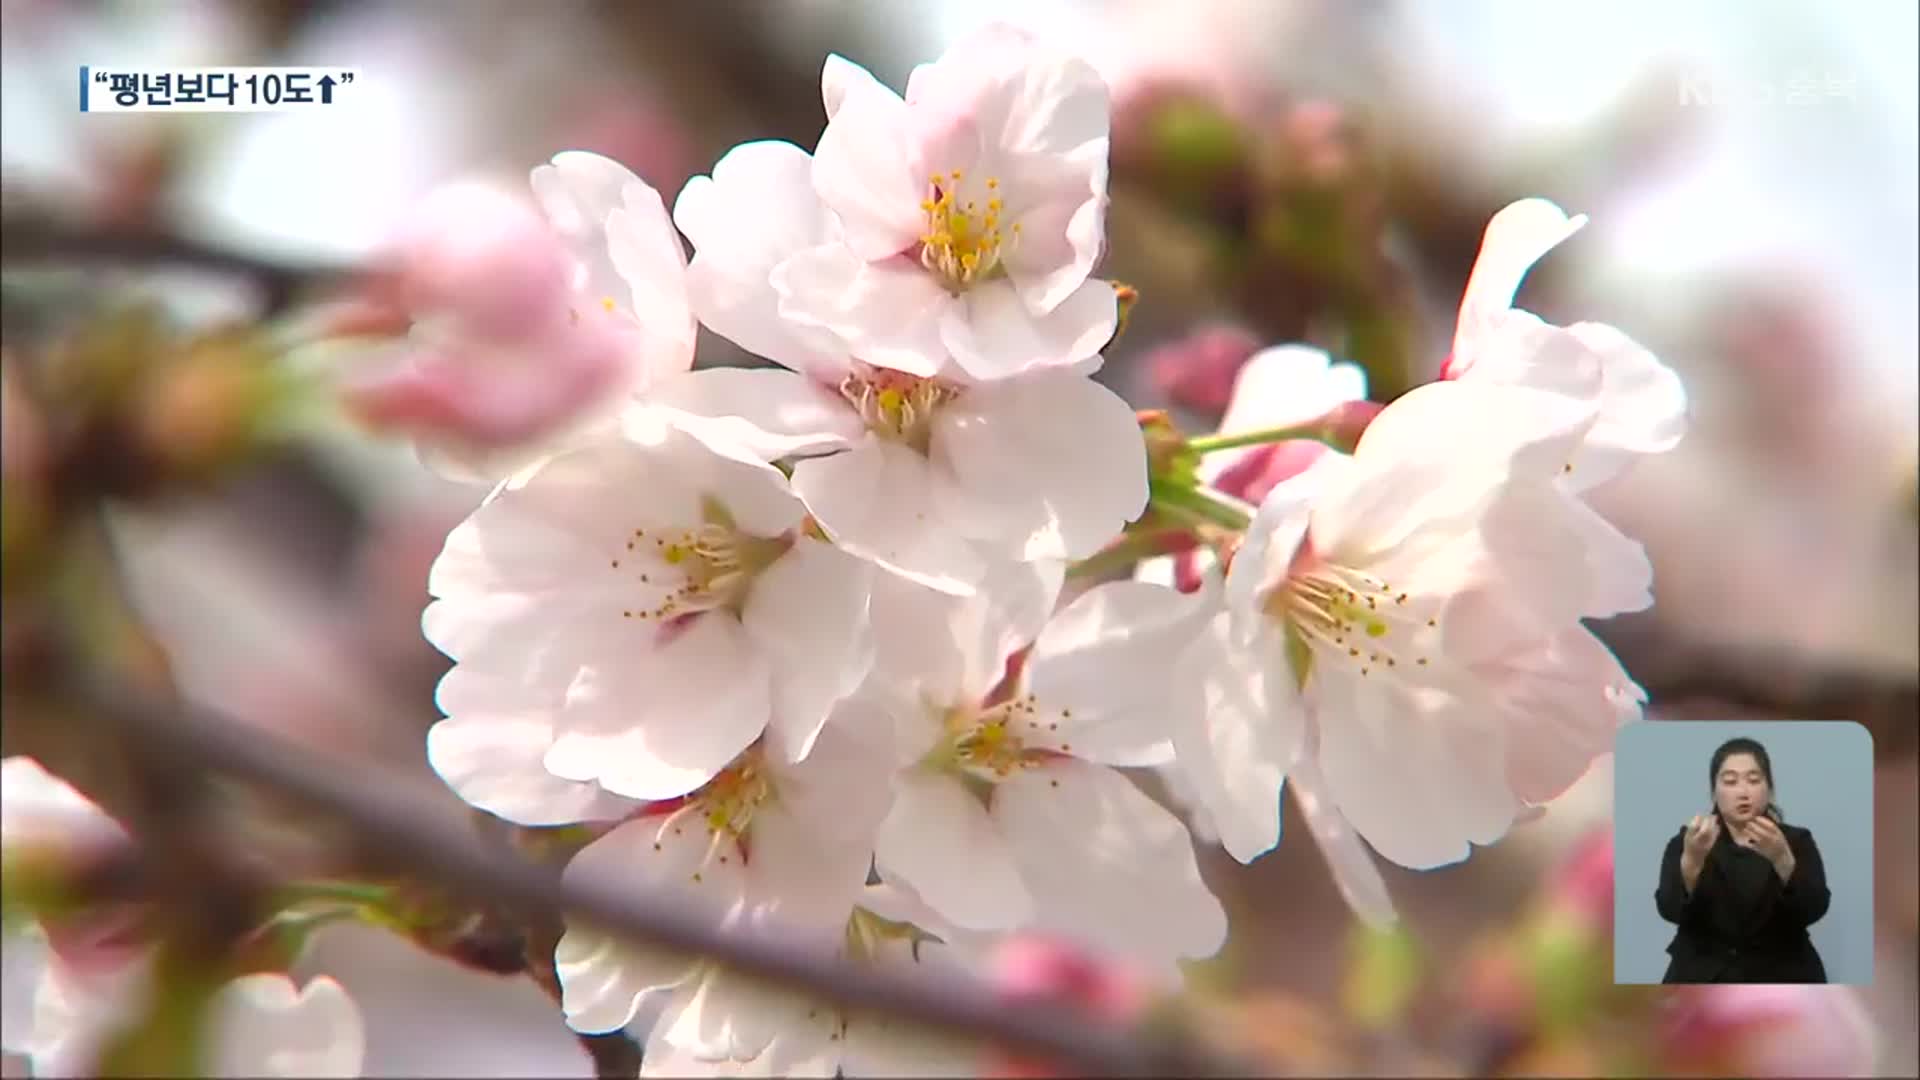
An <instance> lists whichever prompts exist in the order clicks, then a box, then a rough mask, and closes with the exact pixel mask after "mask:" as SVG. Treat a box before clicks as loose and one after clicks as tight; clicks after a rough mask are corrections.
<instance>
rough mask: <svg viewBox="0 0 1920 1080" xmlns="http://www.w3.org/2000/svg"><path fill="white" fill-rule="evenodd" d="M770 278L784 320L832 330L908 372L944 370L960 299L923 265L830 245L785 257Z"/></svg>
mask: <svg viewBox="0 0 1920 1080" xmlns="http://www.w3.org/2000/svg"><path fill="white" fill-rule="evenodd" d="M771 280H772V282H773V288H774V291H775V292H777V293H778V294H779V305H778V306H779V312H780V316H781V317H782V318H784V319H788V320H791V321H793V322H795V323H798V324H800V325H802V326H811V327H817V328H819V329H823V330H827V331H830V332H832V333H833V334H835V335H837V336H839V337H840V338H843V339H844V340H845V341H846V342H847V347H848V349H849V351H851V352H852V353H853V355H855V356H858V357H859V358H860V359H862V360H866V361H868V362H870V363H874V364H880V365H883V366H886V367H890V368H894V369H896V370H899V371H904V372H907V373H908V374H910V375H922V376H930V375H937V374H939V373H940V368H941V359H942V357H944V356H945V354H946V347H945V345H944V344H943V343H942V340H941V334H940V327H941V324H942V319H943V318H945V316H946V313H947V312H948V311H949V310H950V309H953V308H955V306H956V302H955V300H954V298H953V297H952V296H950V295H949V294H948V293H947V291H946V289H944V288H942V287H941V285H940V283H939V282H938V281H937V280H936V279H935V278H934V277H933V275H931V274H929V273H928V272H927V271H926V270H925V269H923V268H922V267H921V266H920V264H919V263H916V262H914V261H912V260H910V259H906V258H898V259H887V260H884V261H882V262H867V261H865V260H862V259H861V258H860V257H859V256H858V255H856V254H855V253H854V252H853V250H852V249H850V248H848V247H847V246H846V245H844V244H839V243H830V244H826V245H824V246H821V247H815V248H809V249H807V250H806V251H802V252H800V253H799V254H797V255H794V256H793V257H791V258H789V259H787V260H786V261H784V262H782V263H781V264H780V265H779V266H776V267H775V268H774V270H773V275H772V279H771Z"/></svg>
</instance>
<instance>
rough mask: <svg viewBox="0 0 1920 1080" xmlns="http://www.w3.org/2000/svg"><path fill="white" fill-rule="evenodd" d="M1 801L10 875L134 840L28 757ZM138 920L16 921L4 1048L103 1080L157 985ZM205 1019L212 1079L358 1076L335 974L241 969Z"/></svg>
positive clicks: (39, 1070) (358, 1039)
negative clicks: (113, 1050) (116, 1046)
mask: <svg viewBox="0 0 1920 1080" xmlns="http://www.w3.org/2000/svg"><path fill="white" fill-rule="evenodd" d="M0 804H4V806H5V813H4V815H0V847H4V858H5V861H6V863H7V866H8V869H9V872H10V873H11V872H15V871H18V870H20V869H22V868H23V867H24V866H26V865H28V864H30V863H32V862H33V861H34V860H35V859H38V858H53V859H76V858H83V857H84V856H85V855H86V854H87V853H88V852H90V851H93V850H96V849H100V848H102V847H110V846H114V845H118V844H122V843H125V842H126V839H127V837H126V834H125V832H124V830H123V829H122V827H121V826H120V824H119V823H118V822H116V821H115V820H114V819H113V818H111V817H109V816H108V815H107V813H106V812H105V811H103V810H101V809H100V808H99V807H98V806H95V805H94V804H93V803H92V802H90V801H89V800H88V799H87V798H86V796H84V795H82V794H80V792H78V791H76V790H74V788H73V787H72V786H71V785H69V784H67V783H66V782H65V781H63V780H61V779H59V778H58V777H55V776H53V775H51V774H50V773H48V772H47V771H46V770H45V769H44V768H42V767H41V766H40V764H39V763H38V762H37V761H35V760H33V759H32V758H29V757H24V756H16V757H9V758H7V759H6V761H5V763H4V764H3V765H0ZM137 922H138V920H137V919H129V918H127V917H125V916H124V915H122V914H119V913H113V912H108V913H105V914H104V915H103V914H102V913H99V912H83V913H78V914H76V915H74V916H73V917H70V918H64V919H61V920H58V921H56V922H54V923H51V924H49V923H42V922H24V921H23V922H22V923H20V924H19V925H13V924H11V923H10V924H9V925H8V927H7V932H6V943H5V949H4V953H5V968H6V970H5V976H6V979H5V981H6V987H7V993H6V1009H5V1016H4V1025H3V1028H0V1049H4V1051H5V1052H6V1054H7V1055H8V1056H9V1057H11V1056H13V1055H19V1057H21V1058H23V1059H25V1063H26V1065H27V1066H28V1068H29V1069H30V1075H32V1076H92V1075H98V1072H97V1070H98V1069H99V1068H100V1055H101V1053H102V1051H103V1050H104V1049H105V1048H106V1047H107V1046H108V1045H109V1044H110V1043H111V1041H112V1040H113V1039H114V1037H115V1036H117V1035H119V1034H121V1030H120V1029H121V1026H122V1025H124V1024H125V1023H126V1022H127V1020H128V1018H129V1017H131V1016H137V1015H139V1013H140V1011H141V1006H142V1001H143V1000H144V999H145V998H146V996H147V994H148V993H149V991H150V988H151V986H152V984H153V982H154V962H155V954H154V951H153V947H152V946H151V945H150V944H148V943H146V942H144V941H143V940H141V934H140V933H139V929H138V926H137ZM206 1023H207V1028H206V1035H205V1040H206V1041H205V1045H204V1047H203V1051H202V1052H203V1055H204V1057H203V1062H204V1064H205V1067H206V1070H207V1072H206V1075H208V1076H221V1077H226V1076H233V1077H256V1076H275V1077H278V1076H289V1077H312V1076H358V1075H360V1067H361V1059H362V1055H363V1054H364V1052H365V1045H366V1036H365V1029H364V1025H363V1022H362V1020H361V1016H360V1010H359V1008H358V1007H357V1006H356V1005H355V1004H354V1003H353V1000H352V999H351V998H350V997H348V996H347V992H346V991H345V990H344V989H342V988H341V986H340V984H339V983H337V982H335V981H334V980H332V979H330V978H327V977H325V976H320V977H317V978H313V979H309V980H307V981H306V983H305V985H298V984H296V983H295V982H294V981H293V980H292V979H291V978H289V977H288V976H287V975H285V974H280V973H276V972H264V971H263V972H254V973H251V974H245V975H241V976H239V977H238V978H234V979H231V980H229V981H227V982H225V983H224V984H223V985H221V986H220V987H219V989H217V990H216V991H215V992H214V994H213V997H212V999H211V1000H210V1001H209V1002H208V1005H207V1014H206ZM8 1075H13V1070H12V1069H11V1068H9V1070H8Z"/></svg>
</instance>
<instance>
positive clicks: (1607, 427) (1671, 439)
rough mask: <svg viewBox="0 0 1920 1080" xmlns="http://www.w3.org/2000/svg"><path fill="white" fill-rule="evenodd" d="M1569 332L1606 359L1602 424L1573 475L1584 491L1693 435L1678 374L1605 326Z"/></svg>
mask: <svg viewBox="0 0 1920 1080" xmlns="http://www.w3.org/2000/svg"><path fill="white" fill-rule="evenodd" d="M1567 332H1568V333H1570V334H1572V335H1574V336H1575V337H1577V338H1579V340H1580V341H1581V342H1582V343H1583V344H1585V345H1586V346H1587V347H1588V348H1589V349H1591V350H1593V352H1594V354H1595V355H1597V356H1598V357H1599V358H1600V373H1601V391H1600V418H1599V420H1597V421H1595V423H1594V425H1593V430H1592V431H1590V432H1588V433H1587V441H1586V442H1585V443H1583V444H1582V445H1581V448H1580V453H1579V454H1577V455H1575V457H1574V461H1573V471H1572V472H1571V473H1569V474H1568V475H1567V480H1568V482H1569V483H1572V484H1574V485H1576V486H1578V487H1579V488H1581V489H1582V490H1584V489H1586V488H1590V487H1593V486H1594V485H1596V484H1599V483H1600V482H1602V481H1604V480H1606V479H1607V478H1609V477H1611V476H1613V475H1614V474H1616V473H1618V472H1619V471H1620V469H1622V468H1624V467H1625V465H1626V464H1627V463H1628V462H1629V461H1631V460H1632V459H1633V458H1634V457H1636V456H1638V455H1640V454H1658V453H1663V452H1665V451H1667V450H1671V449H1673V447H1674V446H1675V445H1677V444H1678V443H1679V442H1680V439H1681V437H1682V436H1683V435H1685V434H1686V430H1687V421H1688V417H1687V391H1686V387H1685V386H1684V385H1682V383H1681V382H1680V376H1679V375H1677V374H1675V373H1674V370H1673V369H1672V368H1670V367H1668V366H1666V365H1665V364H1663V363H1661V362H1660V360H1659V359H1658V358H1657V357H1655V356H1654V355H1653V353H1652V352H1650V351H1648V350H1647V348H1646V347H1645V346H1643V345H1641V344H1640V343H1639V342H1636V341H1634V340H1633V339H1632V338H1630V337H1628V336H1627V335H1626V334H1624V333H1622V332H1620V331H1619V330H1616V329H1615V328H1613V327H1611V326H1608V325H1606V324H1605V323H1575V324H1573V325H1572V326H1569V327H1567Z"/></svg>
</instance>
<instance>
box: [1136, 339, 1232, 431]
mask: <svg viewBox="0 0 1920 1080" xmlns="http://www.w3.org/2000/svg"><path fill="white" fill-rule="evenodd" d="M1260 346H1261V342H1260V339H1259V338H1256V337H1254V336H1253V334H1252V333H1250V332H1249V331H1246V330H1243V329H1241V328H1240V327H1237V326H1211V327H1205V328H1203V329H1200V330H1198V331H1195V332H1194V333H1192V334H1190V335H1188V336H1187V337H1185V338H1182V339H1180V340H1179V341H1175V342H1171V343H1169V344H1166V345H1162V346H1160V347H1159V348H1157V349H1154V350H1153V351H1152V352H1150V353H1148V354H1147V358H1146V364H1147V373H1148V376H1149V377H1150V378H1151V379H1152V380H1153V386H1154V389H1155V390H1156V391H1158V392H1159V393H1160V394H1161V395H1162V396H1164V397H1166V398H1167V399H1168V400H1170V401H1172V402H1174V403H1175V404H1177V405H1179V406H1181V407H1182V408H1187V409H1192V410H1194V411H1195V412H1203V413H1211V414H1214V415H1219V414H1221V413H1224V412H1226V411H1227V404H1228V403H1229V402H1231V401H1232V400H1233V386H1234V379H1235V378H1236V377H1237V376H1238V375H1239V374H1240V369H1241V368H1242V367H1244V366H1246V363H1247V361H1248V360H1250V359H1252V358H1253V354H1254V353H1256V352H1259V351H1260Z"/></svg>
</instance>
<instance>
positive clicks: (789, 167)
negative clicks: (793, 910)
mask: <svg viewBox="0 0 1920 1080" xmlns="http://www.w3.org/2000/svg"><path fill="white" fill-rule="evenodd" d="M812 175H813V159H812V158H811V157H809V156H808V155H807V152H806V151H805V150H802V149H800V148H799V147H797V146H794V145H793V144H792V143H786V142H776V141H771V140H767V141H761V142H750V143H743V144H742V145H740V146H736V147H734V148H733V149H732V150H729V151H727V153H726V155H725V156H723V157H722V158H721V159H720V160H719V161H718V162H716V163H714V166H713V175H712V176H711V177H704V176H696V177H694V178H693V179H692V180H689V181H688V182H687V185H686V187H684V188H682V189H681V191H680V197H679V198H678V199H677V200H676V201H675V202H674V206H673V220H674V224H676V225H678V226H679V227H680V231H681V232H683V233H686V234H687V238H688V239H689V240H691V241H693V246H694V256H693V263H692V265H691V266H690V267H688V270H687V294H688V298H689V300H690V302H691V303H692V305H693V310H694V313H695V314H696V315H698V316H699V318H700V321H701V322H703V323H705V324H706V325H707V328H708V329H710V330H712V331H713V332H714V333H716V334H719V335H720V336H721V337H724V338H727V339H728V340H730V341H732V342H733V343H734V344H736V345H739V346H740V347H741V348H743V349H745V350H747V351H748V352H750V353H754V354H755V355H758V356H764V357H766V358H768V359H769V360H772V361H774V362H775V363H779V364H783V365H785V366H787V367H789V368H793V369H794V370H796V371H806V372H809V373H813V374H816V375H820V374H823V373H827V372H832V371H835V370H837V369H839V368H842V367H844V366H845V352H846V345H845V343H844V342H842V341H840V340H839V339H838V338H837V337H835V336H834V335H833V334H831V333H827V332H824V331H822V330H820V329H818V328H813V327H806V326H801V325H799V324H797V323H793V322H789V321H788V320H786V319H783V318H781V316H780V310H779V303H780V297H779V294H778V293H777V292H775V291H774V288H773V280H772V275H773V268H774V267H776V266H778V265H780V263H781V262H783V261H785V260H786V259H787V258H789V257H791V256H793V255H795V254H798V253H799V252H801V251H805V250H807V249H808V248H813V247H818V246H820V245H822V244H826V243H828V242H830V241H833V240H836V239H837V238H838V235H839V234H838V226H836V225H834V224H833V220H832V215H831V214H829V213H828V212H827V210H826V208H825V207H824V206H822V205H820V200H819V197H818V196H816V195H815V194H814V193H813V180H812Z"/></svg>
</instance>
